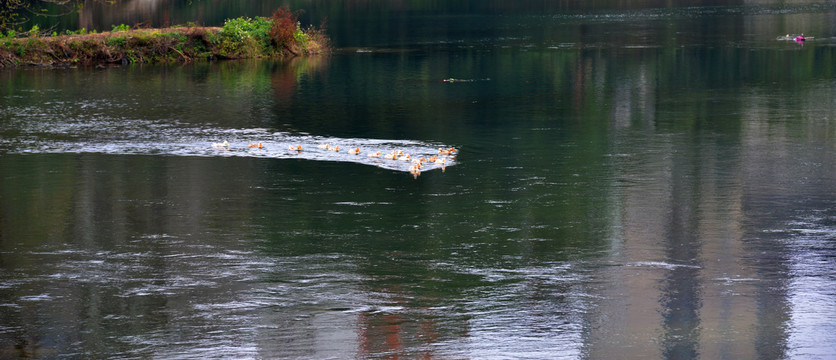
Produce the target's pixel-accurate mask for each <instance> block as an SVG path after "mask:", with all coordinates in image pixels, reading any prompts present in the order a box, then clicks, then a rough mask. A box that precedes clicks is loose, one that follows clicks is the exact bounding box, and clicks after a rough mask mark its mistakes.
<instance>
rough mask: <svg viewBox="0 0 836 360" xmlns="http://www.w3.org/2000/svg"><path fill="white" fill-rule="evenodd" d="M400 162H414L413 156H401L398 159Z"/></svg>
mask: <svg viewBox="0 0 836 360" xmlns="http://www.w3.org/2000/svg"><path fill="white" fill-rule="evenodd" d="M398 160H401V161H412V157H411V156H409V154H406V155H404V156H401V157H400V158H398Z"/></svg>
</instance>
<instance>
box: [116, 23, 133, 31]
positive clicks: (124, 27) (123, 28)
mask: <svg viewBox="0 0 836 360" xmlns="http://www.w3.org/2000/svg"><path fill="white" fill-rule="evenodd" d="M130 29H131V27H130V26H128V25H125V24H120V25H113V30H112V31H113V32H116V31H128V30H130Z"/></svg>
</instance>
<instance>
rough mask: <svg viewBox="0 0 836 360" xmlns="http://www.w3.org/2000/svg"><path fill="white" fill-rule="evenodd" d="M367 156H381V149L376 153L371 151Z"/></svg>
mask: <svg viewBox="0 0 836 360" xmlns="http://www.w3.org/2000/svg"><path fill="white" fill-rule="evenodd" d="M367 156H369V157H376V158H379V157H380V151H378V152H376V153H369V154H368V155H367Z"/></svg>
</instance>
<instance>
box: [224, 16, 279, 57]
mask: <svg viewBox="0 0 836 360" xmlns="http://www.w3.org/2000/svg"><path fill="white" fill-rule="evenodd" d="M269 32H270V20H268V19H266V18H263V17H257V18H255V19H250V18H244V17H240V18H236V19H229V20H227V21H226V22H225V23H224V26H223V28H221V30H219V31H218V33H217V35H215V36H212V37H211V38H210V39H209V40H210V41H211V42H212V43H214V44H216V45H218V46H219V47H220V49H221V52H222V55H224V56H232V57H235V56H239V55H245V54H246V55H249V56H255V55H263V51H262V50H269V49H271V48H272V44H271V42H270V37H269Z"/></svg>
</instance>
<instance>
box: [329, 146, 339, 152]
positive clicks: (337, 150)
mask: <svg viewBox="0 0 836 360" xmlns="http://www.w3.org/2000/svg"><path fill="white" fill-rule="evenodd" d="M328 150H331V151H334V152H340V146H339V145H337V146H336V147H332V148H328Z"/></svg>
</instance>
